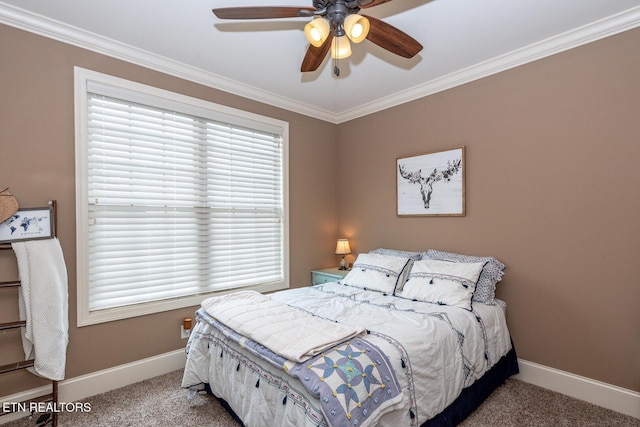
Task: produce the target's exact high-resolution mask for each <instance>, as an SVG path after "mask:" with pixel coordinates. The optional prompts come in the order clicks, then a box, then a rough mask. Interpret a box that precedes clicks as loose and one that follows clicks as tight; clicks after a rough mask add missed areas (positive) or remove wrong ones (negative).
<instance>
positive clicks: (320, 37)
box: [304, 18, 330, 47]
mask: <svg viewBox="0 0 640 427" xmlns="http://www.w3.org/2000/svg"><path fill="white" fill-rule="evenodd" d="M329 32H330V29H329V22H327V20H326V19H324V18H315V19H313V20H312V21H311V22H309V23H308V24H307V25H305V26H304V35H305V36H306V37H307V40H308V41H309V43H311V44H312V45H313V46H315V47H320V46H322V45H323V44H324V42H325V40H327V37H329Z"/></svg>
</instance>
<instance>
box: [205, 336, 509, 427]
mask: <svg viewBox="0 0 640 427" xmlns="http://www.w3.org/2000/svg"><path fill="white" fill-rule="evenodd" d="M519 372H520V369H519V368H518V356H517V355H516V348H515V346H514V345H513V341H511V350H509V352H508V353H507V354H505V355H504V356H502V358H500V360H499V361H498V362H497V363H496V364H495V365H493V367H492V368H491V369H489V370H488V371H487V373H486V374H484V375H483V376H482V378H480V379H478V380H477V381H476V382H474V383H473V384H471V385H470V386H469V387H467V388H465V389H464V390H462V393H460V396H458V398H457V399H456V400H454V401H453V403H452V404H451V405H449V406H447V407H446V408H445V410H444V411H442V412H441V413H439V414H438V415H436V416H435V417H433V418H431V419H430V420H427V421H425V422H424V423H423V424H422V425H421V426H420V427H455V426H457V425H458V424H460V423H461V422H462V421H464V419H465V418H467V417H468V416H469V415H471V413H472V412H473V411H475V410H476V409H478V407H479V406H480V405H481V404H482V402H484V401H485V399H486V398H487V397H489V395H490V394H491V393H493V392H494V390H495V389H497V388H498V387H500V386H501V385H502V384H504V382H505V381H506V379H507V378H509V377H510V376H512V375H516V374H517V373H519ZM204 388H205V390H206V391H207V393H208V394H210V395H212V396H214V395H213V393H212V392H211V388H210V387H209V384H205V385H204ZM214 397H216V396H214ZM216 399H218V401H219V402H220V404H221V405H222V407H223V408H225V409H226V410H227V412H229V413H230V414H231V416H232V417H233V419H235V420H236V421H237V422H238V424H239V425H241V426H243V427H244V424H243V423H242V420H241V419H240V418H239V417H238V416H237V415H236V413H235V412H234V411H233V409H231V407H230V406H229V404H228V403H227V402H226V401H225V400H224V399H222V398H219V397H216Z"/></svg>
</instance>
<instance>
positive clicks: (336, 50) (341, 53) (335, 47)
mask: <svg viewBox="0 0 640 427" xmlns="http://www.w3.org/2000/svg"><path fill="white" fill-rule="evenodd" d="M350 56H351V43H349V38H348V37H346V36H342V37H334V38H333V40H331V57H332V58H333V59H343V58H348V57H350Z"/></svg>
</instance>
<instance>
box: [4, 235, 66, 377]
mask: <svg viewBox="0 0 640 427" xmlns="http://www.w3.org/2000/svg"><path fill="white" fill-rule="evenodd" d="M11 246H12V247H13V251H14V252H15V253H16V258H17V260H18V272H19V274H20V282H21V285H22V286H21V287H20V288H21V290H20V295H19V309H20V320H26V322H27V325H26V328H23V330H22V331H23V332H22V347H23V349H24V354H25V358H26V359H31V358H33V359H35V360H34V368H33V370H32V372H34V373H36V374H37V375H40V376H41V377H44V378H48V379H51V380H57V381H59V380H62V379H64V373H65V365H66V360H67V344H68V343H69V317H68V311H69V293H68V283H67V269H66V266H65V263H64V256H63V254H62V248H61V247H60V242H59V241H58V239H56V238H54V239H46V240H28V241H23V242H14V243H12V244H11Z"/></svg>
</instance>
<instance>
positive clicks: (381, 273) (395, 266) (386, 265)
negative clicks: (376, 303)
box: [340, 253, 409, 294]
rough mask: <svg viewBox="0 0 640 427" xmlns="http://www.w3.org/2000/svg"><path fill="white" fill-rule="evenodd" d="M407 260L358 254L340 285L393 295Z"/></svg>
mask: <svg viewBox="0 0 640 427" xmlns="http://www.w3.org/2000/svg"><path fill="white" fill-rule="evenodd" d="M407 262H409V258H401V257H395V256H387V255H379V254H371V253H369V254H360V255H358V258H356V261H355V262H354V263H353V268H352V269H351V271H350V272H349V273H348V274H347V275H346V276H345V277H344V279H342V280H341V281H340V283H342V284H345V285H349V286H355V287H356V288H362V289H366V290H371V291H379V292H384V293H387V294H393V292H394V291H395V289H396V286H397V284H398V280H399V279H400V273H402V269H403V268H404V266H405V265H406V264H407Z"/></svg>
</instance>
